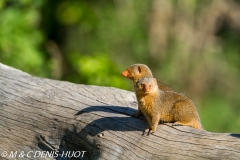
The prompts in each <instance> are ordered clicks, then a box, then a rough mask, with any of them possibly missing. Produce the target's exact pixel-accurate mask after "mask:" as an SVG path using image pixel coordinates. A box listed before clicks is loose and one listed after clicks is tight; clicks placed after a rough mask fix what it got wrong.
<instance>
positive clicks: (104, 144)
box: [0, 64, 240, 160]
mask: <svg viewBox="0 0 240 160" xmlns="http://www.w3.org/2000/svg"><path fill="white" fill-rule="evenodd" d="M136 110H137V102H136V98H135V95H134V93H133V92H129V91H125V90H121V89H117V88H111V87H98V86H90V85H80V84H73V83H69V82H61V81H56V80H49V79H43V78H37V77H33V76H31V75H28V74H26V73H24V72H21V71H19V70H16V69H13V68H10V67H8V66H5V65H3V64H0V159H70V158H69V157H75V158H77V159H111V160H113V159H127V160H131V159H151V160H152V159H240V135H239V134H229V133H210V132H207V131H200V130H196V129H193V128H190V127H186V126H174V127H173V126H171V124H161V125H159V126H158V128H157V131H156V132H155V133H154V134H150V135H146V134H144V135H143V134H142V133H143V132H142V131H143V130H144V129H145V128H146V126H147V125H146V122H144V121H143V120H141V119H138V118H133V117H131V115H132V114H133V113H135V112H136Z"/></svg>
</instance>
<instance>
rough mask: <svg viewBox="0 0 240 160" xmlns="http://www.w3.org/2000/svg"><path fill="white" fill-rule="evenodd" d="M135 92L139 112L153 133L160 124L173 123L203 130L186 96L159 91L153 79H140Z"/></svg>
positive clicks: (194, 108) (148, 129)
mask: <svg viewBox="0 0 240 160" xmlns="http://www.w3.org/2000/svg"><path fill="white" fill-rule="evenodd" d="M135 90H136V91H135V92H136V96H137V100H138V103H139V110H140V111H141V112H142V113H143V114H144V116H145V117H146V120H147V123H148V128H147V129H146V130H145V131H150V132H151V133H152V132H155V130H156V128H157V125H158V123H159V121H160V122H173V123H174V125H186V126H190V127H193V128H196V129H200V130H203V127H202V124H201V122H200V118H199V115H198V112H197V108H196V107H195V104H194V102H193V101H192V100H191V99H190V98H188V97H187V96H185V95H183V94H181V93H177V92H172V91H170V92H169V91H162V90H159V88H158V85H157V81H156V79H155V78H141V79H139V80H138V81H137V82H136V87H135Z"/></svg>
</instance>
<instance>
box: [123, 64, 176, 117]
mask: <svg viewBox="0 0 240 160" xmlns="http://www.w3.org/2000/svg"><path fill="white" fill-rule="evenodd" d="M122 76H124V77H126V78H128V79H131V80H133V85H134V90H136V89H135V86H136V83H137V81H138V80H139V78H143V77H153V75H152V72H151V70H150V69H149V68H148V66H146V65H144V64H133V65H131V66H130V67H128V68H127V69H126V70H124V71H123V72H122ZM158 87H159V89H160V90H162V91H174V90H173V89H172V88H170V87H168V86H167V85H165V84H162V83H158ZM141 114H142V113H141V111H140V110H139V109H138V112H137V113H135V114H134V115H133V116H134V117H139V116H140V115H141Z"/></svg>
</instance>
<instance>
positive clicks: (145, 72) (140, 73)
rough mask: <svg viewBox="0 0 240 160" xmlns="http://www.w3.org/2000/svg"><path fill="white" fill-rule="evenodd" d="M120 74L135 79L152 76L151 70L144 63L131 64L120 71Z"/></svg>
mask: <svg viewBox="0 0 240 160" xmlns="http://www.w3.org/2000/svg"><path fill="white" fill-rule="evenodd" d="M122 76H123V77H126V78H129V79H132V80H134V81H137V80H138V79H139V78H143V77H152V72H151V70H150V69H149V68H148V66H146V65H144V64H133V65H131V66H130V67H129V68H127V69H126V70H124V71H123V72H122Z"/></svg>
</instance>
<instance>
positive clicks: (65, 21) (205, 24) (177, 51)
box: [0, 0, 240, 132]
mask: <svg viewBox="0 0 240 160" xmlns="http://www.w3.org/2000/svg"><path fill="white" fill-rule="evenodd" d="M238 7H239V1H233V0H229V1H228V3H226V2H225V1H224V0H218V1H217V0H186V1H180V0H178V1H175V0H172V1H165V0H149V1H133V0H114V1H113V0H106V1H93V0H51V1H47V0H37V1H36V0H19V1H15V0H0V62H2V63H4V64H6V65H10V66H13V67H15V68H18V69H20V70H23V71H25V72H28V73H30V74H32V75H35V76H40V77H47V78H52V79H59V80H67V81H71V82H74V83H82V84H91V85H104V86H112V87H118V88H122V89H127V90H132V83H131V81H130V80H127V79H124V78H123V77H121V75H120V73H121V71H123V70H124V69H126V68H127V67H128V66H130V65H131V64H133V63H144V64H147V65H148V66H149V67H150V68H151V69H152V71H153V73H154V76H155V77H156V78H157V79H158V80H159V81H161V82H163V83H165V84H167V85H169V86H171V87H172V88H174V89H175V90H176V91H179V92H183V93H185V94H186V95H188V96H189V97H191V98H192V99H193V100H194V101H195V102H196V104H197V107H198V109H199V112H200V117H201V119H202V122H203V125H204V127H205V128H206V129H207V130H209V131H214V132H240V107H239V105H240V96H239V95H240V86H239V84H238V83H239V80H240V46H239V43H240V24H239V20H238V18H237V17H239V15H240V13H239V10H240V8H238Z"/></svg>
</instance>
